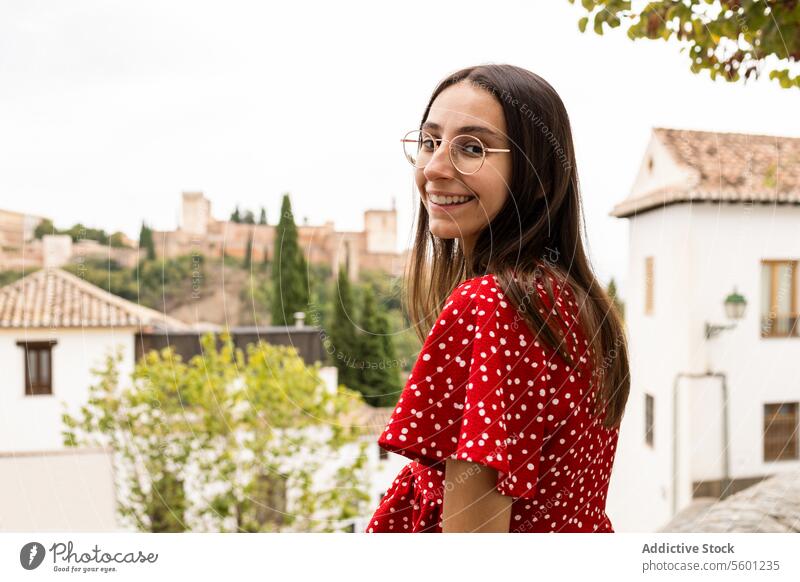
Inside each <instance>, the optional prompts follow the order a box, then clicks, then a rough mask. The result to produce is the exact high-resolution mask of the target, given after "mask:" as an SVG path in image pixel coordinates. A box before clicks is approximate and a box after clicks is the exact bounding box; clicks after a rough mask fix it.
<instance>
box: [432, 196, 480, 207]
mask: <svg viewBox="0 0 800 582" xmlns="http://www.w3.org/2000/svg"><path fill="white" fill-rule="evenodd" d="M430 198H431V201H432V202H434V203H436V204H439V205H441V206H445V205H447V204H461V203H462V202H466V201H467V200H471V199H472V198H473V196H439V195H437V194H431V195H430Z"/></svg>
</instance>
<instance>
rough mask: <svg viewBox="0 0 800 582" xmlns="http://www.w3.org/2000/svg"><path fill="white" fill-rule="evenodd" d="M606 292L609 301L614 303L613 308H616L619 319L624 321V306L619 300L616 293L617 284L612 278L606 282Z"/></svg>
mask: <svg viewBox="0 0 800 582" xmlns="http://www.w3.org/2000/svg"><path fill="white" fill-rule="evenodd" d="M606 291H607V293H608V296H609V297H610V298H611V301H612V302H613V303H614V307H616V308H617V311H618V312H619V315H620V317H622V318H623V319H624V318H625V304H624V303H623V302H622V301H621V300H620V298H619V294H618V293H617V282H616V281H614V277H611V280H610V281H609V282H608V289H607V290H606Z"/></svg>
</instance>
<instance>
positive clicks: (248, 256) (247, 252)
mask: <svg viewBox="0 0 800 582" xmlns="http://www.w3.org/2000/svg"><path fill="white" fill-rule="evenodd" d="M252 264H253V233H252V232H251V233H250V236H249V237H247V248H246V249H244V263H243V266H244V268H245V269H249V268H250V267H251V265H252Z"/></svg>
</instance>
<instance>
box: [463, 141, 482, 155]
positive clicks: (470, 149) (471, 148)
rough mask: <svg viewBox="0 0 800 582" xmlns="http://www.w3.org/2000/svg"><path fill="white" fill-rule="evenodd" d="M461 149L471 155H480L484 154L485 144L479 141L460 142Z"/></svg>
mask: <svg viewBox="0 0 800 582" xmlns="http://www.w3.org/2000/svg"><path fill="white" fill-rule="evenodd" d="M458 147H459V149H460V150H461V151H462V152H464V153H465V154H467V155H469V156H476V157H480V156H481V155H483V146H481V144H479V143H466V144H459V146H458Z"/></svg>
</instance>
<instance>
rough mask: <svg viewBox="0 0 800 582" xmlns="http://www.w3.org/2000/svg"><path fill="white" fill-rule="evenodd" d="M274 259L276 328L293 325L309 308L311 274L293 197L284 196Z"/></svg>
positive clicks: (273, 314)
mask: <svg viewBox="0 0 800 582" xmlns="http://www.w3.org/2000/svg"><path fill="white" fill-rule="evenodd" d="M275 235H276V236H275V256H274V257H273V260H272V269H271V271H272V285H273V294H272V297H273V299H274V301H273V304H272V325H292V324H293V323H294V313H295V312H298V311H302V312H305V311H306V310H307V309H308V272H307V266H306V260H305V257H304V256H303V250H302V249H301V248H300V243H299V241H298V234H297V226H296V225H295V222H294V214H293V213H292V204H291V201H290V200H289V194H284V195H283V203H282V204H281V218H280V221H279V222H278V226H277V228H276V231H275Z"/></svg>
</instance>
